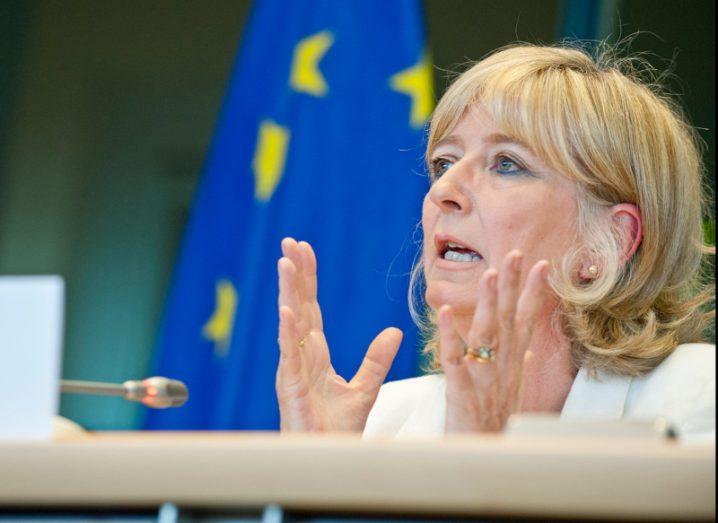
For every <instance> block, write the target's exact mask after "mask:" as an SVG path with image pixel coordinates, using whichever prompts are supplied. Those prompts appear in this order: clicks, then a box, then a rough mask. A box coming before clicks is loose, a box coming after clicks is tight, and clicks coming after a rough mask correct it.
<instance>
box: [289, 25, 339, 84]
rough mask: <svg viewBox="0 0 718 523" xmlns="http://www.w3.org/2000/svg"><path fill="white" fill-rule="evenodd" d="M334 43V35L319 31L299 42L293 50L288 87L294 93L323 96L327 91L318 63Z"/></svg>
mask: <svg viewBox="0 0 718 523" xmlns="http://www.w3.org/2000/svg"><path fill="white" fill-rule="evenodd" d="M333 43H334V35H333V34H332V33H331V32H329V31H321V32H319V33H315V34H313V35H311V36H307V37H306V38H303V39H302V40H300V41H299V43H298V44H297V45H296V47H295V48H294V57H293V58H292V71H291V73H290V75H289V85H290V86H291V88H292V89H294V90H295V91H298V92H300V93H307V94H311V95H313V96H324V95H326V94H327V91H329V87H328V86H327V82H326V80H325V79H324V76H323V75H322V72H321V71H320V70H319V62H320V61H321V59H322V58H324V55H325V54H327V51H328V50H329V48H330V47H331V46H332V44H333Z"/></svg>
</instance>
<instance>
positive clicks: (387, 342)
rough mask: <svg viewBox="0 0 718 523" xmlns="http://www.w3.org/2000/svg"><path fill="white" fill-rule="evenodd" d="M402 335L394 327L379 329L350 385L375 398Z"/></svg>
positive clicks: (392, 360)
mask: <svg viewBox="0 0 718 523" xmlns="http://www.w3.org/2000/svg"><path fill="white" fill-rule="evenodd" d="M403 336H404V335H403V333H402V332H401V331H400V330H399V329H397V328H394V327H389V328H388V329H384V330H383V331H381V332H380V333H379V335H378V336H377V337H376V338H374V341H372V342H371V345H369V349H368V350H367V351H366V355H365V356H364V361H362V364H361V366H360V367H359V370H358V371H357V373H356V374H355V375H354V377H353V378H352V380H351V382H350V385H352V386H353V387H356V388H357V389H358V390H360V391H362V392H364V393H365V394H367V395H369V396H370V397H372V399H373V398H375V397H376V395H377V394H378V393H379V387H381V385H382V383H384V380H385V379H386V375H387V373H388V372H389V369H390V368H391V364H392V363H393V362H394V357H395V356H396V353H397V351H398V350H399V345H400V344H401V340H402V338H403Z"/></svg>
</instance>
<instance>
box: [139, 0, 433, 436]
mask: <svg viewBox="0 0 718 523" xmlns="http://www.w3.org/2000/svg"><path fill="white" fill-rule="evenodd" d="M433 102H434V97H433V91H432V79H431V67H430V63H429V59H428V57H427V51H426V44H425V37H424V28H423V15H422V11H421V6H420V2H419V0H395V1H392V2H384V1H381V0H375V1H368V0H364V1H353V2H335V1H332V0H303V1H290V2H287V1H286V0H261V1H258V2H256V4H255V6H254V8H253V12H252V14H251V18H250V22H249V24H248V26H247V29H246V32H245V37H244V41H243V44H242V48H241V52H240V56H239V59H238V61H237V64H236V66H235V69H234V71H233V73H232V77H231V80H230V84H229V90H228V93H227V95H226V99H225V102H224V106H223V109H222V113H221V116H220V120H219V122H218V126H217V130H216V134H215V137H214V142H213V145H212V150H211V152H210V155H209V157H208V160H207V162H206V165H205V172H204V177H203V179H202V181H201V184H200V188H199V191H198V194H197V196H196V199H195V202H194V207H193V209H192V214H191V217H190V220H189V224H188V226H187V230H186V232H185V237H184V240H183V245H182V249H181V252H180V254H179V258H178V262H177V265H176V267H175V270H174V274H173V277H172V282H171V289H170V292H169V296H168V300H167V303H166V306H165V311H164V316H163V320H162V325H161V328H160V333H159V338H158V343H157V346H156V354H155V363H154V368H153V371H154V373H155V374H158V375H164V376H168V377H172V378H177V379H180V380H183V381H185V382H186V383H187V385H188V387H189V390H190V399H189V401H188V402H187V404H186V405H185V406H184V407H181V408H178V409H171V410H167V411H151V412H148V414H147V419H146V424H145V425H146V428H150V429H252V430H267V429H276V428H278V426H279V411H278V406H277V401H276V397H275V391H274V378H275V372H276V366H277V361H278V357H279V350H278V346H277V325H278V313H277V288H278V285H277V269H276V263H277V260H278V258H279V257H280V256H281V249H280V241H281V239H282V238H283V237H285V236H292V237H294V238H297V239H298V240H306V241H308V242H309V243H311V244H312V246H313V247H314V249H315V251H316V254H317V260H318V277H319V303H320V305H321V307H322V311H323V315H324V327H325V335H326V338H327V340H328V342H329V348H330V352H331V357H332V363H333V365H334V368H335V369H336V371H337V372H338V373H339V374H340V375H342V376H344V377H345V378H346V379H350V378H351V377H352V376H353V375H354V373H355V372H356V370H357V369H358V367H359V364H360V363H361V361H362V358H363V356H364V353H365V351H366V349H367V347H368V346H369V343H370V342H371V340H372V339H373V338H374V336H376V335H377V334H378V333H379V332H380V331H381V330H382V329H384V328H385V327H388V326H395V327H399V328H400V329H402V330H403V331H404V341H403V343H402V346H401V348H400V349H399V353H398V355H397V358H396V360H395V362H394V364H393V366H392V370H391V371H390V373H389V376H388V378H387V379H388V380H394V379H400V378H406V377H410V376H414V375H416V374H417V373H418V361H419V351H418V340H417V331H416V328H415V327H414V325H413V324H412V322H411V319H410V316H409V312H408V306H407V298H406V295H407V288H408V281H409V274H408V273H409V270H410V267H411V263H412V261H413V259H414V256H415V255H416V250H417V247H418V245H417V242H416V240H417V235H416V233H417V224H418V222H419V220H420V214H421V203H422V199H423V197H424V195H425V194H426V191H427V189H428V180H427V178H426V176H424V175H423V167H422V157H423V148H424V145H425V135H424V126H425V123H426V120H427V118H428V116H429V113H430V111H431V110H432V108H433Z"/></svg>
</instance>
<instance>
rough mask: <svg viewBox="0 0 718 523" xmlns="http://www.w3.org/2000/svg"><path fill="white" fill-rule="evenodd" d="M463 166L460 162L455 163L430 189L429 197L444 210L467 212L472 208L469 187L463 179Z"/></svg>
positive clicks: (448, 211)
mask: <svg viewBox="0 0 718 523" xmlns="http://www.w3.org/2000/svg"><path fill="white" fill-rule="evenodd" d="M463 168H464V166H462V165H461V164H460V162H459V163H456V164H454V165H453V166H452V167H451V168H450V169H449V170H448V171H446V173H444V175H443V176H442V177H441V178H439V179H438V180H436V181H435V182H434V184H433V185H432V186H431V189H429V199H430V200H431V201H432V202H433V203H434V205H436V206H437V207H439V208H440V209H441V210H442V211H443V212H446V213H451V212H460V213H465V212H469V211H470V210H471V198H470V197H469V195H468V187H467V186H466V183H465V182H464V181H463V179H462V178H463V176H462V175H463V174H464V173H462V172H461V170H462V169H463Z"/></svg>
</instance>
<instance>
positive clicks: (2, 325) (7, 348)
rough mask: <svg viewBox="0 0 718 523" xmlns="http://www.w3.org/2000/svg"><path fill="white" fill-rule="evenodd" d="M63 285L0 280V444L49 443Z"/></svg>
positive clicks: (39, 279) (37, 279) (34, 279)
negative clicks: (21, 441)
mask: <svg viewBox="0 0 718 523" xmlns="http://www.w3.org/2000/svg"><path fill="white" fill-rule="evenodd" d="M64 287H65V286H64V283H63V280H62V278H60V277H59V276H1V277H0V440H8V439H13V440H17V439H23V440H49V439H50V438H51V437H52V423H53V419H54V416H55V415H56V414H57V410H58V398H59V385H60V356H61V350H62V333H63V305H64Z"/></svg>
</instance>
